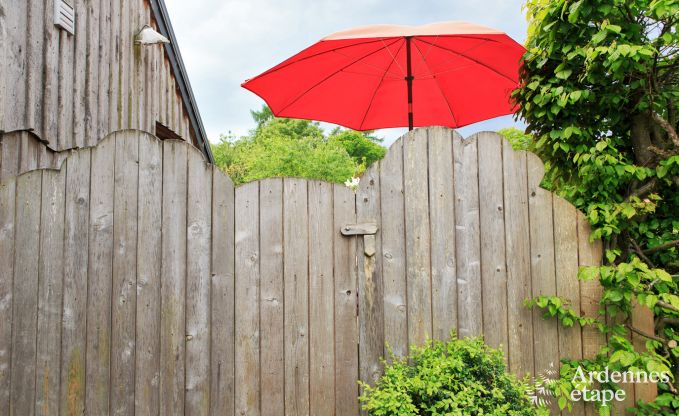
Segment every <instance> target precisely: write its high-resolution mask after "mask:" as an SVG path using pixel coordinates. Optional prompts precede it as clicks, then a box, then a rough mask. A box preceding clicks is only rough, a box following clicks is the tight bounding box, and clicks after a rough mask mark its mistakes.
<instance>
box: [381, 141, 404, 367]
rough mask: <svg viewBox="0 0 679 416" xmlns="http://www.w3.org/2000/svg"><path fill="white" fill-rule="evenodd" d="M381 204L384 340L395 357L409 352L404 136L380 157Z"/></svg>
mask: <svg viewBox="0 0 679 416" xmlns="http://www.w3.org/2000/svg"><path fill="white" fill-rule="evenodd" d="M380 198H381V199H380V205H381V206H382V207H384V210H385V214H384V215H382V224H381V225H380V232H381V233H382V253H381V254H382V281H383V286H384V344H385V349H386V347H387V346H388V347H389V348H391V351H392V352H393V353H394V354H395V355H396V356H397V357H405V356H406V355H408V314H407V306H408V305H407V295H406V272H405V264H406V258H405V256H406V254H405V216H404V215H405V214H404V201H403V139H399V140H397V141H396V142H394V144H392V145H391V148H390V149H389V152H387V154H386V156H385V157H384V159H382V160H381V161H380ZM384 356H385V357H387V356H388V355H387V353H386V351H385V352H384Z"/></svg>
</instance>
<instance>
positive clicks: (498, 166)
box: [472, 133, 509, 358]
mask: <svg viewBox="0 0 679 416" xmlns="http://www.w3.org/2000/svg"><path fill="white" fill-rule="evenodd" d="M472 140H477V142H478V152H479V162H478V163H479V168H478V169H479V221H480V224H481V227H480V228H481V230H480V231H481V235H480V242H481V287H482V296H483V300H486V302H484V303H483V333H484V335H485V340H486V342H487V343H488V344H489V345H490V346H492V347H494V348H500V349H502V351H503V352H504V354H505V358H506V357H507V352H508V343H509V334H508V325H509V323H508V316H507V266H506V261H507V259H506V255H505V208H504V199H503V193H502V190H503V187H504V181H503V177H502V137H500V136H499V135H498V134H495V133H478V134H477V135H476V136H475V138H474V139H472Z"/></svg>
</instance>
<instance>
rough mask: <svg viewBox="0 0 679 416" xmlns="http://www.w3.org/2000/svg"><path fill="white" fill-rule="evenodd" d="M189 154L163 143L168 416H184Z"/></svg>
mask: <svg viewBox="0 0 679 416" xmlns="http://www.w3.org/2000/svg"><path fill="white" fill-rule="evenodd" d="M187 151H188V149H187V147H186V145H185V144H184V143H183V142H180V141H176V140H166V141H164V142H163V230H162V231H163V235H162V241H163V243H162V251H161V257H162V263H161V264H162V267H161V276H162V279H163V280H162V283H161V293H160V316H161V324H160V413H161V414H165V415H171V414H182V413H183V412H184V371H185V366H184V351H185V342H186V341H185V338H186V333H185V329H186V324H185V322H186V321H185V317H186V315H185V301H186V298H185V296H186V225H187V223H186V206H187V203H186V195H187V164H188V153H187Z"/></svg>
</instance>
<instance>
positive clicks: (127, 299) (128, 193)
mask: <svg viewBox="0 0 679 416" xmlns="http://www.w3.org/2000/svg"><path fill="white" fill-rule="evenodd" d="M140 136H141V134H139V133H138V132H134V131H122V132H118V133H115V150H114V152H115V153H114V154H115V173H114V180H115V192H114V196H113V198H114V200H113V248H114V250H113V280H112V288H111V303H112V304H111V386H110V389H111V413H112V414H114V415H129V414H132V413H134V395H135V390H134V386H135V375H134V372H135V364H136V350H137V348H136V328H137V325H136V322H135V319H136V312H137V272H138V271H137V241H138V236H137V229H138V228H137V227H138V221H137V220H138V192H139V189H138V188H139V141H140V139H141V137H140ZM98 147H101V144H99V146H98ZM112 150H113V149H112ZM110 155H111V154H110V153H109V158H110ZM147 260H150V259H143V260H142V262H146V261H147Z"/></svg>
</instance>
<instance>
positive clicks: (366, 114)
mask: <svg viewBox="0 0 679 416" xmlns="http://www.w3.org/2000/svg"><path fill="white" fill-rule="evenodd" d="M403 45H405V42H403V43H402V44H401V46H399V47H398V49H397V50H396V56H398V53H399V52H401V49H403ZM394 62H396V58H395V57H394V55H392V60H391V62H390V63H389V66H387V68H386V69H385V70H384V74H382V78H381V79H380V82H379V84H377V87H376V88H375V91H374V92H373V95H372V97H370V102H369V103H368V107H367V108H366V109H365V114H363V118H362V119H361V124H360V125H359V126H358V129H359V130H361V129H362V128H363V123H365V119H366V117H368V113H369V112H370V109H371V108H372V106H373V101H375V96H376V95H377V91H378V90H379V89H380V87H381V86H382V83H383V82H384V78H385V77H386V76H387V73H388V72H389V68H391V66H392V65H393V64H394ZM396 64H397V65H398V62H396Z"/></svg>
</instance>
